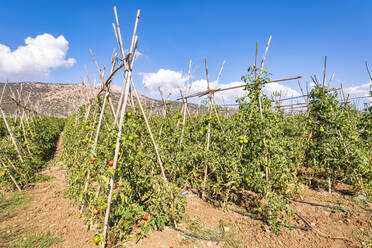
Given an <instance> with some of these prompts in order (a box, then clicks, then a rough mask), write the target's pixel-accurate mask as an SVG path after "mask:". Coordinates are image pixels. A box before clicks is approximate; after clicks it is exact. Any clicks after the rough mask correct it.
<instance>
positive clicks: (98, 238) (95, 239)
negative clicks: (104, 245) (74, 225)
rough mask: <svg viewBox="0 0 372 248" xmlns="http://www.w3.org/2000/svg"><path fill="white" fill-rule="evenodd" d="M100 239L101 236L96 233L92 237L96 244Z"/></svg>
mask: <svg viewBox="0 0 372 248" xmlns="http://www.w3.org/2000/svg"><path fill="white" fill-rule="evenodd" d="M100 241H101V238H100V237H99V236H98V235H96V236H94V238H93V242H94V243H95V244H98V243H99V242H100Z"/></svg>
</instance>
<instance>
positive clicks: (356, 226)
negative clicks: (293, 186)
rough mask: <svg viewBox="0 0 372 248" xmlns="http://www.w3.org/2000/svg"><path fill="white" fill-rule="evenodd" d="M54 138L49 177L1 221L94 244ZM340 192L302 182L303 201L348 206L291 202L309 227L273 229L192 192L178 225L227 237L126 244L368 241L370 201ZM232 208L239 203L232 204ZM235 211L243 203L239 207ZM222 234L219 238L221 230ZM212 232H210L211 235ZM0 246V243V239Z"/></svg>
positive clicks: (166, 237)
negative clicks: (23, 204) (22, 205)
mask: <svg viewBox="0 0 372 248" xmlns="http://www.w3.org/2000/svg"><path fill="white" fill-rule="evenodd" d="M61 149H62V147H61V143H60V141H59V143H58V147H57V151H56V153H55V155H54V158H53V160H52V161H51V162H50V163H51V164H52V165H53V166H50V167H48V168H47V169H45V170H44V171H43V174H45V175H52V176H54V178H53V179H51V180H49V181H47V182H44V183H37V184H34V185H31V186H30V187H29V188H28V189H26V192H27V194H29V195H30V196H31V197H32V201H30V202H29V203H28V204H27V206H26V208H25V209H23V210H22V211H20V212H18V213H17V215H15V216H13V217H10V218H8V219H6V220H5V221H4V222H2V223H0V228H1V227H6V226H18V227H20V228H21V229H22V230H32V233H33V234H41V233H45V231H46V230H50V231H51V233H52V234H53V235H55V236H57V237H61V238H62V241H60V242H58V243H57V244H53V245H52V246H51V247H61V248H62V247H64V248H67V247H71V248H75V247H78V248H85V247H86V248H90V247H97V246H96V245H94V244H93V242H92V238H93V236H94V232H92V231H91V232H88V231H87V229H86V227H85V225H84V223H83V220H82V219H79V218H78V216H79V211H78V207H77V206H74V205H73V202H72V201H71V200H70V199H68V198H67V197H66V196H65V193H66V191H67V189H68V184H67V182H66V180H65V171H64V170H63V168H62V166H61V165H62V164H61V163H62V162H61V161H59V158H60V153H61ZM336 188H338V189H339V192H334V193H331V194H330V193H328V192H327V191H325V190H313V189H310V188H308V187H305V186H304V189H303V192H302V195H301V197H300V198H302V199H303V200H305V201H309V202H315V203H321V204H327V205H332V206H342V207H344V208H346V209H350V210H353V211H347V212H343V211H339V210H334V209H329V208H323V207H317V206H311V205H307V204H303V203H298V202H293V203H292V204H291V207H292V209H293V210H294V211H295V212H296V213H297V214H298V215H300V216H301V217H303V219H305V221H307V222H308V223H309V224H310V225H311V227H312V230H309V231H303V230H297V229H289V228H284V227H283V228H281V234H279V235H276V234H274V233H273V232H272V231H271V230H270V227H268V226H267V225H265V224H263V222H261V221H259V220H254V219H252V218H251V217H249V216H245V215H243V214H239V213H236V212H233V211H224V210H223V209H221V208H216V207H213V206H212V205H211V204H209V203H207V202H205V201H203V200H202V199H200V198H199V197H198V196H197V195H195V194H193V193H189V194H187V195H186V197H187V208H186V213H185V215H184V217H185V220H184V221H183V222H182V223H180V224H178V225H177V227H178V228H179V229H182V230H184V231H186V232H187V233H197V234H198V235H200V236H203V237H208V235H209V237H211V235H210V233H214V234H213V235H215V234H216V233H218V234H220V236H219V238H220V239H224V240H226V241H227V242H214V241H210V240H209V241H208V240H200V239H196V238H192V237H189V236H187V235H185V234H183V233H181V232H179V231H176V230H174V229H172V228H170V227H166V228H165V229H164V230H163V231H154V232H152V233H151V234H150V237H149V238H146V239H142V240H140V241H139V242H138V243H135V242H134V241H129V242H127V243H125V244H124V245H125V247H130V248H131V247H143V248H148V247H153V248H170V247H174V248H176V247H186V248H187V247H190V248H196V247H198V248H202V247H306V248H312V247H314V248H315V247H327V248H330V247H372V214H368V213H365V211H371V209H372V204H370V203H364V204H362V203H361V202H360V201H357V200H356V197H354V196H349V195H347V194H344V193H340V192H343V191H344V190H345V188H347V186H345V185H342V184H340V185H337V186H336ZM234 208H238V207H237V206H234ZM240 211H242V212H243V211H244V209H242V208H240ZM291 224H292V225H297V226H306V224H305V223H304V221H303V220H302V219H301V218H300V217H298V216H296V217H295V218H294V219H292V220H291ZM222 233H224V234H223V236H222V238H221V235H222ZM213 235H212V236H213ZM0 247H2V246H1V244H0Z"/></svg>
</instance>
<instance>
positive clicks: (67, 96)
mask: <svg viewBox="0 0 372 248" xmlns="http://www.w3.org/2000/svg"><path fill="white" fill-rule="evenodd" d="M4 86H5V84H4V83H0V94H1V93H2V92H3V88H4ZM84 87H85V88H84ZM86 87H88V86H82V85H81V84H52V83H40V82H26V83H8V85H7V86H6V88H5V93H4V99H3V101H2V103H1V107H2V108H3V109H4V111H5V112H6V114H8V115H13V114H14V113H15V111H16V107H17V105H16V104H15V102H14V101H13V100H12V96H13V94H12V92H13V93H14V95H15V96H16V97H18V92H21V98H22V103H23V104H25V103H26V102H27V99H29V102H30V103H31V105H29V106H32V107H33V109H35V110H36V111H37V112H39V113H43V114H46V115H52V116H58V117H65V116H68V115H70V114H71V113H73V112H74V111H75V110H76V109H77V108H78V107H79V106H81V104H83V103H84V102H86V99H87V96H88V95H87V94H91V96H93V95H96V94H97V93H98V91H99V89H98V88H97V89H93V88H90V89H89V90H87V88H86ZM111 91H112V92H111V93H112V99H113V104H114V105H115V106H116V105H117V103H118V101H119V98H120V91H121V88H120V87H112V89H111ZM141 98H142V99H141V101H142V103H143V104H144V105H145V106H146V107H147V108H152V109H153V111H156V112H158V111H161V109H162V108H163V103H162V101H159V100H154V99H151V98H148V97H145V96H141ZM134 100H135V99H134ZM168 103H169V104H170V105H171V106H172V107H179V106H180V102H176V101H169V102H168ZM135 104H136V101H135ZM189 106H190V109H192V110H193V109H194V110H195V109H196V108H197V107H198V106H197V105H196V104H190V105H189Z"/></svg>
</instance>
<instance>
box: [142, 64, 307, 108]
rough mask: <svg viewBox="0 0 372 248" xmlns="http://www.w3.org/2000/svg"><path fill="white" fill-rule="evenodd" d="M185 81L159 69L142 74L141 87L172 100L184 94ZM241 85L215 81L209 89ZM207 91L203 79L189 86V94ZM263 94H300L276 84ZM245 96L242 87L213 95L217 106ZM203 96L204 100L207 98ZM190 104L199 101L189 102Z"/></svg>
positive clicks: (271, 85) (182, 77)
mask: <svg viewBox="0 0 372 248" xmlns="http://www.w3.org/2000/svg"><path fill="white" fill-rule="evenodd" d="M186 81H187V75H184V74H183V73H182V72H176V71H172V70H167V69H160V70H159V71H158V72H156V73H143V85H144V87H145V89H146V92H145V93H146V94H147V95H149V96H151V97H159V90H158V88H159V87H160V88H161V90H162V91H163V92H164V95H165V96H167V95H168V94H169V93H170V94H171V95H173V96H174V97H173V98H176V97H179V89H182V91H183V92H186V85H185V84H186ZM239 85H243V82H239V81H234V82H230V83H220V82H217V81H212V82H210V88H211V89H219V88H229V87H234V86H239ZM207 89H208V83H207V80H205V79H199V80H196V81H194V82H192V84H191V88H190V94H193V93H197V92H203V91H206V90H207ZM264 92H265V93H266V94H267V95H269V96H271V95H272V94H273V93H274V92H276V93H280V94H281V95H282V96H283V97H292V96H299V95H300V94H299V93H298V92H297V91H296V90H294V89H291V88H289V87H286V86H284V85H281V84H278V83H270V84H267V85H266V86H265V88H264ZM244 95H246V92H245V91H244V90H243V87H240V88H236V89H231V90H227V91H223V92H217V93H215V98H214V99H215V101H216V102H217V103H219V104H231V103H235V102H236V101H235V100H236V99H237V98H239V97H242V96H244ZM207 97H208V96H205V97H204V98H207ZM191 101H192V102H195V101H199V99H194V100H191Z"/></svg>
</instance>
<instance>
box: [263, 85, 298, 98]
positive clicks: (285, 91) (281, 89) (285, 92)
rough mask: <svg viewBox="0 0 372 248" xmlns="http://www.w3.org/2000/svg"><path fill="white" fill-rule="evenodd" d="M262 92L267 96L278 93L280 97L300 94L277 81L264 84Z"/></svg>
mask: <svg viewBox="0 0 372 248" xmlns="http://www.w3.org/2000/svg"><path fill="white" fill-rule="evenodd" d="M264 92H265V93H266V94H267V95H268V96H271V95H273V94H274V93H279V94H280V95H281V97H282V98H288V97H294V96H300V93H299V92H298V91H296V90H294V89H292V88H289V87H287V86H284V85H281V84H278V83H269V84H267V85H265V88H264Z"/></svg>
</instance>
